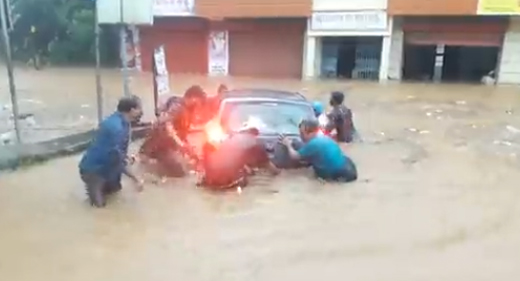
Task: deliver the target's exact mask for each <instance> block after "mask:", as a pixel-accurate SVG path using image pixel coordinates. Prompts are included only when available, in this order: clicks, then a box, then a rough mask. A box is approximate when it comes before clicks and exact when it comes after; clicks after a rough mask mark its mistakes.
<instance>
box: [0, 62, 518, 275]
mask: <svg viewBox="0 0 520 281" xmlns="http://www.w3.org/2000/svg"><path fill="white" fill-rule="evenodd" d="M92 73H93V72H92V70H90V69H74V70H71V69H58V70H50V69H47V70H44V71H42V72H38V73H36V72H34V71H25V72H22V73H21V74H20V76H21V77H20V81H22V82H20V83H21V86H20V88H22V87H25V89H26V91H25V94H26V95H27V97H30V98H38V99H39V100H41V101H43V102H44V103H45V104H46V107H47V108H54V109H55V110H46V111H53V112H54V115H58V116H59V118H58V117H55V116H52V114H49V117H47V118H48V119H49V120H52V119H53V118H54V119H61V118H62V116H63V115H67V114H68V116H70V117H71V119H73V118H76V117H74V116H75V115H74V114H77V112H75V111H76V110H80V109H78V108H81V105H82V104H90V105H89V106H90V107H88V106H84V107H83V109H84V110H85V111H88V110H87V109H89V108H92V105H95V101H94V79H93V76H92ZM103 75H104V87H105V90H106V93H107V95H108V98H107V103H106V108H107V111H108V109H110V108H111V107H113V105H114V103H115V101H116V99H117V96H118V95H119V93H120V89H121V87H120V80H119V78H118V74H117V73H116V72H114V71H108V70H107V71H105V72H104V73H103ZM148 78H149V77H144V76H143V77H137V78H134V80H133V82H132V88H133V89H134V91H135V92H136V93H138V94H139V95H141V96H143V97H144V98H145V103H148V104H149V105H151V103H150V100H149V98H148V97H147V96H146V93H147V92H149V91H150V90H151V84H150V83H149V80H148ZM218 82H220V80H218V79H214V80H212V79H207V78H202V77H197V76H183V77H173V79H172V86H174V87H173V88H174V89H175V90H176V91H178V92H180V91H182V90H183V89H184V88H186V87H187V86H188V85H190V84H191V83H200V84H202V85H203V86H205V87H206V88H208V89H210V88H216V87H217V85H218ZM226 82H227V83H229V84H230V85H232V86H233V87H242V86H244V87H245V86H248V87H253V86H263V87H275V88H284V89H292V90H302V91H303V92H305V93H306V94H307V95H308V96H309V97H310V98H315V99H322V100H325V99H326V95H325V93H326V92H328V91H330V90H336V89H339V90H344V91H347V92H348V97H347V102H348V104H349V105H350V106H351V107H352V109H353V110H354V114H355V122H356V124H357V127H358V129H359V131H360V133H361V136H362V138H363V142H360V143H356V144H353V145H349V146H345V147H344V149H345V151H346V153H348V154H349V155H351V156H352V158H353V159H354V160H355V161H356V163H357V164H358V168H359V173H360V180H359V181H358V182H356V183H353V184H347V185H338V184H321V183H319V182H317V181H315V180H313V179H312V178H310V177H309V176H307V175H306V172H305V171H293V172H286V173H284V174H282V175H281V176H279V177H277V178H274V179H270V178H267V177H263V176H259V177H256V178H255V180H254V184H252V186H250V187H249V188H247V189H244V191H243V192H242V193H241V194H237V193H233V192H232V193H226V194H210V193H208V192H205V191H203V190H200V189H196V188H194V181H195V179H193V178H191V177H189V178H186V179H179V180H170V181H168V182H166V183H162V184H159V185H154V184H149V185H147V188H146V190H145V191H144V192H143V193H136V192H134V191H133V190H132V188H131V185H130V184H127V185H126V187H127V188H126V189H124V191H123V192H122V194H120V196H117V197H115V198H113V199H112V200H111V202H110V205H109V207H108V208H107V209H104V210H94V209H91V208H90V207H89V206H88V205H87V203H86V201H85V195H84V191H83V188H82V185H81V183H80V181H79V178H78V176H77V168H76V166H77V162H78V159H79V156H73V157H68V158H63V159H57V160H53V161H50V162H48V163H45V164H42V165H39V166H35V167H31V168H28V169H23V170H19V171H16V172H12V173H7V174H2V175H0V226H1V231H0V249H1V250H0V280H16V281H25V280H31V281H33V280H74V281H81V280H107V281H116V280H117V281H119V280H125V281H132V280H140V281H141V280H150V281H154V280H157V281H159V280H173V279H176V280H186V281H188V280H197V281H198V280H313V281H314V280H318V279H319V280H346V279H351V280H399V281H406V280H410V281H417V280H456V281H461V280H468V281H469V280H471V281H476V280H486V281H487V280H511V281H513V280H514V281H516V280H518V279H519V278H520V267H518V264H519V261H520V206H519V204H518V202H520V189H519V188H518V182H519V180H520V173H519V172H518V170H519V167H520V166H519V163H520V162H519V161H518V159H517V154H518V153H519V145H520V118H519V113H518V110H520V109H519V106H520V95H519V93H520V91H519V89H518V88H516V87H497V88H490V87H481V86H468V85H424V84H402V85H399V84H393V83H389V84H387V85H378V84H371V83H354V82H335V81H330V82H299V81H283V80H258V79H240V80H228V81H226ZM4 94H5V91H3V92H2V95H4ZM2 97H5V95H4V96H2ZM71 109H73V110H71ZM74 109H76V110H74ZM41 114H43V113H41ZM60 114H63V115H60ZM88 114H90V115H89V116H90V117H88V118H93V116H95V112H93V111H92V112H90V113H88V112H87V113H85V115H88ZM88 118H87V117H86V119H88ZM50 123H52V122H50ZM85 126H87V125H85Z"/></svg>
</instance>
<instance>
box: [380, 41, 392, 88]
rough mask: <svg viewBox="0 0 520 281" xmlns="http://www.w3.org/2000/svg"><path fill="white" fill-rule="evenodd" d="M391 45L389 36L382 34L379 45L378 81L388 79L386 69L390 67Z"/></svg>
mask: <svg viewBox="0 0 520 281" xmlns="http://www.w3.org/2000/svg"><path fill="white" fill-rule="evenodd" d="M391 45H392V38H391V36H383V44H382V46H381V59H380V60H379V81H380V82H385V81H387V80H388V71H389V68H390V46H391Z"/></svg>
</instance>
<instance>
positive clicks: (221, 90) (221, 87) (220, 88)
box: [217, 84, 228, 95]
mask: <svg viewBox="0 0 520 281" xmlns="http://www.w3.org/2000/svg"><path fill="white" fill-rule="evenodd" d="M227 91H228V87H227V86H226V85H224V84H220V85H219V86H218V90H217V94H218V95H222V94H223V93H225V92H227Z"/></svg>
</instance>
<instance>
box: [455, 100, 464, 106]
mask: <svg viewBox="0 0 520 281" xmlns="http://www.w3.org/2000/svg"><path fill="white" fill-rule="evenodd" d="M455 103H456V104H458V105H465V104H467V102H466V101H465V100H459V101H456V102H455Z"/></svg>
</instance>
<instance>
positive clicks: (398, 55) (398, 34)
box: [388, 17, 404, 80]
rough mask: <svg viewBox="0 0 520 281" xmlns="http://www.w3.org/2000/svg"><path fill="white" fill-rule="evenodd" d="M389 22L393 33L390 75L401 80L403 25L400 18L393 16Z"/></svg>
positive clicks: (392, 78)
mask: <svg viewBox="0 0 520 281" xmlns="http://www.w3.org/2000/svg"><path fill="white" fill-rule="evenodd" d="M389 22H390V24H389V25H390V26H391V29H390V30H391V31H392V33H391V35H390V52H389V58H388V60H389V62H388V77H389V79H390V80H401V74H402V62H403V47H404V33H403V29H402V27H401V23H400V19H397V18H395V17H392V18H391V19H390V21H389Z"/></svg>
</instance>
